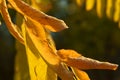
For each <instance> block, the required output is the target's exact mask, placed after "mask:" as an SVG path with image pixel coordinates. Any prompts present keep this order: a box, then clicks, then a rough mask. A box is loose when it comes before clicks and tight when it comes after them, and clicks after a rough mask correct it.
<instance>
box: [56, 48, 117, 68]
mask: <svg viewBox="0 0 120 80" xmlns="http://www.w3.org/2000/svg"><path fill="white" fill-rule="evenodd" d="M57 54H58V55H59V56H60V58H61V59H62V61H63V62H65V63H66V64H68V65H69V66H72V67H76V68H79V69H110V70H116V69H117V67H118V65H117V64H112V63H108V62H100V61H97V60H94V59H90V58H86V57H84V56H81V55H79V53H77V52H75V51H73V50H64V49H62V50H58V51H57ZM71 54H72V55H71ZM64 55H66V56H65V57H61V56H64Z"/></svg>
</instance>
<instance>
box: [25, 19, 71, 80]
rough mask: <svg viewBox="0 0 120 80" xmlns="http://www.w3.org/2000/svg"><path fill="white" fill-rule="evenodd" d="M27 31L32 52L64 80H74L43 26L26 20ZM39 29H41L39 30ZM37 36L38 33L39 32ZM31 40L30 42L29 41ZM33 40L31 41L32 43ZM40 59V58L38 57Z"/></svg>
mask: <svg viewBox="0 0 120 80" xmlns="http://www.w3.org/2000/svg"><path fill="white" fill-rule="evenodd" d="M26 26H27V27H26V31H25V32H27V36H28V37H27V38H26V39H27V41H26V42H27V43H28V42H30V43H28V44H27V45H28V47H29V48H30V47H32V48H30V49H31V50H32V49H34V50H32V52H33V53H34V54H36V53H37V55H38V56H40V57H42V59H43V60H44V61H45V62H46V64H47V65H48V66H49V67H50V68H51V69H52V70H53V71H54V72H56V73H57V74H58V75H59V76H60V77H61V78H62V79H63V80H72V78H73V75H72V72H70V71H68V70H67V69H66V68H65V67H64V66H63V64H62V63H61V61H60V59H59V57H58V56H57V55H56V54H55V50H53V48H52V47H51V44H50V43H49V41H48V39H47V37H46V34H45V29H44V28H43V27H42V25H41V26H40V25H39V26H38V25H37V24H36V22H35V21H31V20H29V19H26ZM37 28H39V29H37ZM39 31H40V33H38V35H36V33H37V32H39ZM28 40H29V41H28ZM30 40H31V41H30ZM38 58H39V57H38Z"/></svg>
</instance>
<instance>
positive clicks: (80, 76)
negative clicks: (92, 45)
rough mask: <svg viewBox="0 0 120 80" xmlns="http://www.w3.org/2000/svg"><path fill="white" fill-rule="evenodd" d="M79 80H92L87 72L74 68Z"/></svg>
mask: <svg viewBox="0 0 120 80" xmlns="http://www.w3.org/2000/svg"><path fill="white" fill-rule="evenodd" d="M72 71H73V72H74V74H75V77H76V78H77V80H90V78H89V76H88V74H87V73H86V72H85V71H82V70H79V69H77V68H72Z"/></svg>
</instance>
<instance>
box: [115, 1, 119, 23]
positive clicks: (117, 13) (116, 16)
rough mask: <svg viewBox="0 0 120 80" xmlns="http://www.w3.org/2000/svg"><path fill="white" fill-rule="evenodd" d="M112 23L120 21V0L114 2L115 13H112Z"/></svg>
mask: <svg viewBox="0 0 120 80" xmlns="http://www.w3.org/2000/svg"><path fill="white" fill-rule="evenodd" d="M113 19H114V21H115V22H118V21H120V0H116V2H115V12H114V18H113Z"/></svg>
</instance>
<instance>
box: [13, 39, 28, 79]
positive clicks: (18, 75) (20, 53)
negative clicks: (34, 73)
mask: <svg viewBox="0 0 120 80" xmlns="http://www.w3.org/2000/svg"><path fill="white" fill-rule="evenodd" d="M16 50H17V53H16V56H15V72H14V80H30V75H29V66H28V60H27V55H26V51H25V46H24V45H23V44H21V43H19V42H18V41H16Z"/></svg>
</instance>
